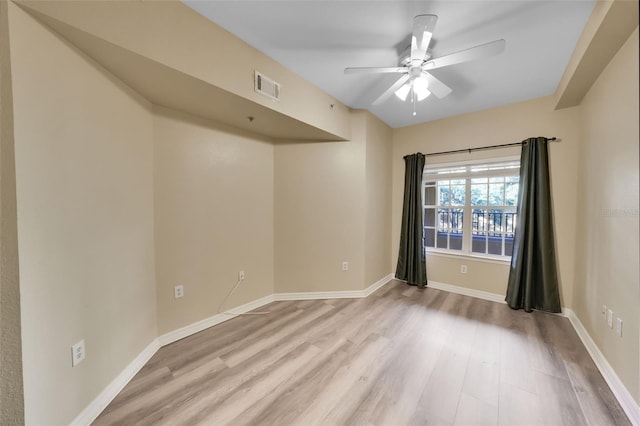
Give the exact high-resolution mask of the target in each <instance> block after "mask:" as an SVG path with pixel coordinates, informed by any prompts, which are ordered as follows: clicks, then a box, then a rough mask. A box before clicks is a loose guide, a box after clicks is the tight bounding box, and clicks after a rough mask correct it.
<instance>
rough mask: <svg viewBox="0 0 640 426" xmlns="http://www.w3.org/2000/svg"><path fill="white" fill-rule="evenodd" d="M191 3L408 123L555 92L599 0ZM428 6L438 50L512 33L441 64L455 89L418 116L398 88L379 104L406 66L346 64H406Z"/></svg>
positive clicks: (441, 74)
mask: <svg viewBox="0 0 640 426" xmlns="http://www.w3.org/2000/svg"><path fill="white" fill-rule="evenodd" d="M185 3H186V4H187V5H188V6H190V7H192V8H193V9H194V10H196V11H197V12H199V13H201V14H202V15H204V16H206V17H207V18H208V19H210V20H211V21H213V22H215V23H216V24H218V25H220V26H221V27H223V28H225V29H226V30H228V31H230V32H231V33H233V34H235V35H236V36H237V37H238V38H240V39H242V40H244V41H245V42H247V43H248V44H250V45H252V46H253V47H255V48H256V49H258V50H260V51H261V52H263V53H264V54H266V55H267V56H269V57H271V58H273V59H274V60H276V61H278V62H279V63H281V64H282V65H284V66H285V67H287V68H289V69H290V70H292V71H294V72H296V73H297V74H299V75H300V76H302V77H303V78H305V79H306V80H308V81H309V82H311V83H313V84H315V85H316V86H318V87H319V88H321V89H322V90H324V91H325V92H327V93H329V94H330V95H331V96H333V97H335V98H337V99H338V100H340V101H341V102H343V103H344V104H346V105H348V106H349V107H351V108H363V109H368V110H369V111H371V112H372V113H373V114H375V115H376V116H377V117H379V118H380V119H382V120H383V121H384V122H386V123H387V124H389V125H390V126H392V127H402V126H407V125H411V124H416V123H421V122H426V121H431V120H436V119H440V118H445V117H450V116H455V115H459V114H464V113H467V112H472V111H478V110H482V109H486V108H492V107H496V106H500V105H506V104H510V103H514V102H519V101H524V100H527V99H533V98H537V97H541V96H546V95H550V94H552V93H554V92H555V90H556V87H557V85H558V82H559V81H560V78H561V76H562V74H563V72H564V70H565V67H566V66H567V63H568V62H569V58H570V56H571V54H572V52H573V50H574V48H575V46H576V43H577V41H578V38H579V37H580V34H581V33H582V30H583V28H584V26H585V24H586V22H587V20H588V18H589V16H590V14H591V11H592V9H593V6H594V4H595V1H594V0H566V1H558V0H553V1H542V0H528V1H507V0H502V1H480V0H470V1H438V2H434V1H412V2H407V1H397V0H396V1H364V0H359V1H320V0H289V1H271V0H263V1H243V0H240V1H238V0H236V1H218V0H216V1H206V0H187V1H185ZM419 14H435V15H438V22H437V24H436V27H435V31H434V35H433V41H432V42H431V45H430V47H431V49H430V50H431V54H432V55H433V57H439V56H443V55H446V54H449V53H453V52H456V51H459V50H462V49H466V48H469V47H473V46H476V45H478V44H482V43H486V42H490V41H493V40H497V39H505V40H506V50H505V52H504V53H502V54H501V55H499V56H493V57H489V58H483V59H480V60H477V61H474V62H468V63H463V64H458V65H454V66H451V67H446V68H441V69H437V70H433V71H431V73H432V74H433V75H434V76H435V77H437V78H438V79H440V80H441V81H442V82H444V83H445V84H446V85H448V86H449V87H451V88H452V89H453V92H452V93H451V94H450V95H449V96H448V97H446V98H444V99H438V98H436V97H435V96H430V97H428V98H427V99H426V100H424V101H422V102H419V103H418V104H417V115H416V116H413V115H412V112H413V105H412V103H411V102H408V101H407V102H402V101H400V100H399V99H397V98H396V97H395V96H392V97H391V98H390V99H389V100H387V101H386V102H385V103H384V104H382V105H378V106H372V105H371V103H372V101H373V100H375V99H376V98H377V97H378V96H379V95H380V94H381V93H382V92H384V91H385V90H386V89H387V88H388V87H389V86H390V85H391V84H392V83H393V82H394V81H395V80H396V79H397V78H398V75H397V74H376V75H345V74H344V72H343V70H344V68H345V67H366V66H385V67H390V66H396V65H397V64H398V58H399V53H401V52H402V51H404V50H405V49H406V48H407V47H408V45H409V43H410V35H411V29H412V25H413V17H414V16H415V15H419ZM229 65H230V72H233V64H229ZM282 90H283V94H284V93H285V92H286V87H283V89H282Z"/></svg>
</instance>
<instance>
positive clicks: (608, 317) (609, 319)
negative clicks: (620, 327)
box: [607, 309, 613, 328]
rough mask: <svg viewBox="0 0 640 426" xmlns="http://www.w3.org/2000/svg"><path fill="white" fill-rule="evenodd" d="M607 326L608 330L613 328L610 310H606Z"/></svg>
mask: <svg viewBox="0 0 640 426" xmlns="http://www.w3.org/2000/svg"><path fill="white" fill-rule="evenodd" d="M607 325H608V326H609V328H613V311H612V310H611V309H607Z"/></svg>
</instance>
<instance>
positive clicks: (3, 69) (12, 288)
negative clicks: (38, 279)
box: [0, 1, 24, 425]
mask: <svg viewBox="0 0 640 426" xmlns="http://www.w3.org/2000/svg"><path fill="white" fill-rule="evenodd" d="M8 23H9V20H8V3H7V2H4V1H3V2H0V377H1V378H2V380H0V424H3V425H12V424H21V423H23V422H24V399H23V386H22V343H21V335H20V283H19V273H18V237H17V226H18V225H17V216H16V186H15V162H14V135H13V96H12V90H11V65H10V62H9V60H10V55H9V27H8Z"/></svg>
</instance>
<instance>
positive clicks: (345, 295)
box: [274, 274, 393, 300]
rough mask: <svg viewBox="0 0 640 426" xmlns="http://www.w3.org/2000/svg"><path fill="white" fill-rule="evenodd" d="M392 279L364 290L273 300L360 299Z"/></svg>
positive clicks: (285, 295) (300, 294) (389, 277)
mask: <svg viewBox="0 0 640 426" xmlns="http://www.w3.org/2000/svg"><path fill="white" fill-rule="evenodd" d="M392 279H393V274H389V275H387V276H386V277H384V278H382V279H380V280H378V281H376V282H375V283H373V284H371V285H370V286H369V287H367V288H365V289H364V290H345V291H304V292H297V293H276V294H274V297H275V300H317V299H361V298H363V297H367V296H369V295H370V294H371V293H373V292H374V291H376V290H378V289H379V288H380V287H382V286H383V285H385V284H386V283H388V282H389V281H391V280H392Z"/></svg>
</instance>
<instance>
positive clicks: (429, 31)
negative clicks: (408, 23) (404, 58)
mask: <svg viewBox="0 0 640 426" xmlns="http://www.w3.org/2000/svg"><path fill="white" fill-rule="evenodd" d="M437 21H438V17H437V16H436V15H418V16H416V17H415V18H413V35H412V36H411V63H412V64H413V65H420V64H421V63H422V61H424V59H425V57H426V56H427V49H428V48H429V43H431V36H432V35H433V30H434V29H435V27H436V22H437Z"/></svg>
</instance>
